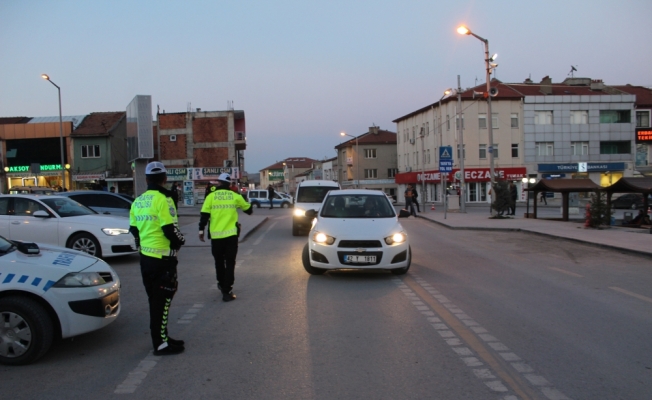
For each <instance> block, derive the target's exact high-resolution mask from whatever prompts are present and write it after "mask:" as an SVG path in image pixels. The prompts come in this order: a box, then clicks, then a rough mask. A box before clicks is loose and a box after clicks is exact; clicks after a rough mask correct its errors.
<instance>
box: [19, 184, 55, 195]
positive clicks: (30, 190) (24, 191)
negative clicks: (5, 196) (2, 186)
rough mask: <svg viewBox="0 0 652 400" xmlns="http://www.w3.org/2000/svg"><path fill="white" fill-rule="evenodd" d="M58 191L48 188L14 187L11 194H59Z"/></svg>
mask: <svg viewBox="0 0 652 400" xmlns="http://www.w3.org/2000/svg"><path fill="white" fill-rule="evenodd" d="M57 193H60V192H57V191H56V190H54V189H52V188H51V187H48V186H12V187H10V188H9V194H57Z"/></svg>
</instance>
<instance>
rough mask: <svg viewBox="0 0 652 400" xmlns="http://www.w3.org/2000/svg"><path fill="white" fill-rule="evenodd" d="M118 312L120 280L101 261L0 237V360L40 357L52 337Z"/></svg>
mask: <svg viewBox="0 0 652 400" xmlns="http://www.w3.org/2000/svg"><path fill="white" fill-rule="evenodd" d="M118 314H120V279H119V278H118V275H117V274H116V272H115V271H114V270H113V269H112V268H111V267H110V266H109V265H108V264H107V263H105V262H104V261H102V260H100V259H99V258H96V257H93V256H90V255H88V254H86V253H83V252H80V251H75V250H71V249H66V248H63V247H56V246H48V245H37V244H35V243H27V242H20V241H9V240H7V239H5V238H4V237H2V236H0V363H1V364H7V365H22V364H29V363H31V362H34V361H36V360H37V359H39V358H40V357H41V356H43V355H44V354H45V353H46V352H47V351H48V349H49V348H50V345H51V344H52V342H53V341H54V340H55V339H58V338H62V339H65V338H69V337H73V336H77V335H81V334H83V333H87V332H91V331H94V330H97V329H100V328H103V327H105V326H106V325H108V324H110V323H111V322H113V321H115V319H116V318H117V316H118Z"/></svg>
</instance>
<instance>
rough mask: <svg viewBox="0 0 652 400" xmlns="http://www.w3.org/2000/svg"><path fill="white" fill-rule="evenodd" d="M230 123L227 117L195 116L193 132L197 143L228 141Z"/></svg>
mask: <svg viewBox="0 0 652 400" xmlns="http://www.w3.org/2000/svg"><path fill="white" fill-rule="evenodd" d="M228 129H229V125H228V119H227V118H226V117H214V118H195V119H194V121H192V133H193V139H194V141H195V143H202V142H227V141H228V139H229V130H228Z"/></svg>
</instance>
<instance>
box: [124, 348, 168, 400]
mask: <svg viewBox="0 0 652 400" xmlns="http://www.w3.org/2000/svg"><path fill="white" fill-rule="evenodd" d="M160 359H161V357H160V356H158V357H157V356H155V355H154V352H153V351H150V352H149V354H148V355H147V356H146V357H145V358H144V359H143V360H141V361H140V362H139V363H138V366H137V367H136V368H135V369H134V370H133V371H131V372H129V375H128V376H127V379H125V380H124V381H122V383H121V384H119V385H118V386H117V387H116V388H115V390H114V391H113V393H115V394H130V393H133V392H135V391H136V389H138V385H140V384H141V383H143V380H144V379H145V378H146V377H147V374H148V373H149V371H151V370H152V368H154V367H155V366H156V363H157V362H158V361H159V360H160Z"/></svg>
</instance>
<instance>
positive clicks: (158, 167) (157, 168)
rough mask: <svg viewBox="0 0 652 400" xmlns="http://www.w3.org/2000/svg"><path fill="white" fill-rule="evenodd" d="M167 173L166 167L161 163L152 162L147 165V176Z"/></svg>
mask: <svg viewBox="0 0 652 400" xmlns="http://www.w3.org/2000/svg"><path fill="white" fill-rule="evenodd" d="M167 172H168V171H167V170H166V169H165V165H163V163H162V162H159V161H152V162H151V163H149V164H147V167H145V175H157V174H165V173H167Z"/></svg>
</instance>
